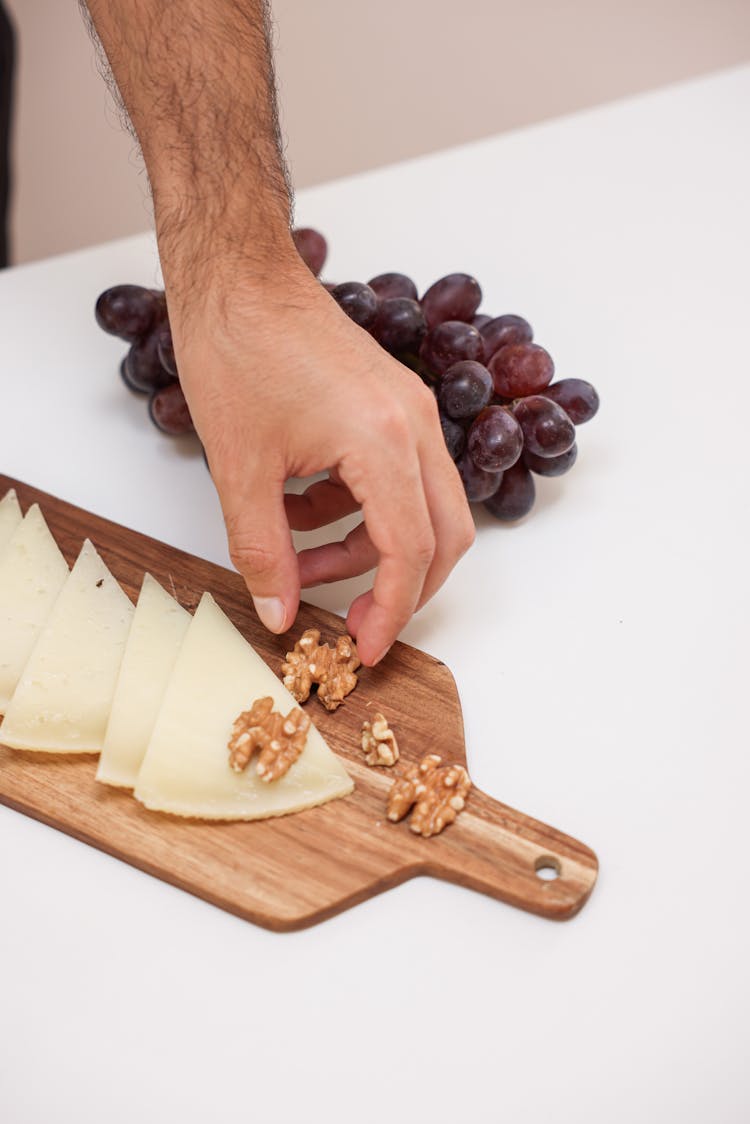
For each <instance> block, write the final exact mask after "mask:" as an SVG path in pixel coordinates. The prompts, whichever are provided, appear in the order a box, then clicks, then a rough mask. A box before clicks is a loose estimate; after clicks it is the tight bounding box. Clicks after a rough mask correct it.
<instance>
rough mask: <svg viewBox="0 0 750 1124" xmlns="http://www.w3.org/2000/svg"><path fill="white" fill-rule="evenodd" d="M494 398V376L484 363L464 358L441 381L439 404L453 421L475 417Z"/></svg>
mask: <svg viewBox="0 0 750 1124" xmlns="http://www.w3.org/2000/svg"><path fill="white" fill-rule="evenodd" d="M491 397H492V375H491V374H490V372H489V371H488V370H487V368H486V367H483V366H482V364H481V363H476V362H474V360H472V359H463V360H461V362H459V363H453V365H452V366H450V367H449V368H448V370H447V371H446V372H445V374H444V375H443V377H442V379H441V380H440V390H439V393H438V401H439V403H440V409H441V410H442V411H443V413H445V414H447V415H448V417H449V418H475V417H476V416H477V414H478V413H479V411H480V410H483V409H484V407H485V406H486V405H487V403H488V402H489V400H490V398H491Z"/></svg>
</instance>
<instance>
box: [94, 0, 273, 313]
mask: <svg viewBox="0 0 750 1124" xmlns="http://www.w3.org/2000/svg"><path fill="white" fill-rule="evenodd" d="M87 5H88V11H89V13H90V15H91V19H92V22H93V24H94V26H95V29H96V32H97V34H98V36H99V39H100V40H101V43H102V46H103V48H104V50H105V52H106V55H107V59H108V61H109V64H110V66H111V68H112V73H113V76H114V78H115V81H116V82H117V86H118V88H119V91H120V94H121V97H122V100H123V103H124V105H125V108H126V109H127V112H128V114H129V116H130V119H131V122H132V125H133V128H134V130H135V132H136V134H137V136H138V140H139V142H140V145H141V150H142V152H143V157H144V160H145V163H146V168H147V171H148V175H149V180H150V182H151V189H152V194H153V200H154V214H155V220H156V230H157V236H158V239H159V248H160V253H161V257H162V263H163V265H164V270H165V276H166V277H167V283H168V287H171V288H172V290H173V291H178V292H180V293H182V292H186V291H188V290H189V289H190V288H191V287H193V286H194V285H195V284H196V282H198V281H199V280H200V277H201V275H205V271H206V269H207V268H210V267H211V266H212V264H213V263H214V262H215V261H216V260H225V259H227V258H230V259H240V260H241V261H243V262H244V263H246V264H247V265H248V267H249V269H250V271H257V272H258V273H259V274H260V275H262V274H263V273H264V272H265V271H266V270H267V269H268V268H269V267H270V264H271V263H272V262H273V261H274V260H278V258H279V256H281V257H286V256H288V255H289V254H290V252H291V240H290V236H289V223H290V193H289V187H288V183H287V178H286V173H285V167H284V161H283V157H282V155H281V151H280V144H279V136H278V122H277V115H276V98H275V89H274V77H273V64H272V57H271V50H270V45H269V34H268V15H267V4H266V2H265V0H87Z"/></svg>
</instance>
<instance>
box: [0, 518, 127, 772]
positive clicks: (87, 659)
mask: <svg viewBox="0 0 750 1124" xmlns="http://www.w3.org/2000/svg"><path fill="white" fill-rule="evenodd" d="M133 611H134V610H133V606H132V605H131V603H130V601H129V600H128V598H127V597H126V596H125V594H124V593H123V591H122V590H121V589H120V587H119V585H118V584H117V582H116V581H115V579H114V578H113V577H112V575H111V574H110V572H109V570H108V569H107V567H106V566H105V565H104V563H103V562H102V560H101V558H100V557H99V555H98V554H97V552H96V550H95V549H94V547H93V546H92V544H91V543H90V542H89V541H88V539H87V540H86V542H85V543H84V544H83V547H82V548H81V553H80V554H79V555H78V559H77V561H76V564H75V566H74V567H73V569H72V570H71V572H70V575H69V577H68V578H67V580H66V582H65V585H64V586H63V588H62V590H61V591H60V595H59V597H58V598H57V601H56V602H55V604H54V607H53V609H52V612H51V613H50V615H49V618H48V619H47V622H46V624H45V625H44V627H43V629H42V631H41V633H40V635H39V639H38V640H37V642H36V645H35V646H34V650H33V651H32V653H31V655H30V656H29V661H28V663H27V664H26V667H25V668H24V669H23V674H22V675H21V678H20V680H19V682H18V686H17V687H16V691H15V694H14V695H13V698H12V699H11V700H10V704H9V706H8V709H7V711H6V714H5V718H4V720H3V724H2V727H0V739H1V740H2V742H3V743H4V744H5V745H9V746H11V747H12V748H14V749H34V750H39V751H46V752H50V753H98V752H99V750H100V749H101V747H102V743H103V741H104V731H105V729H106V726H107V719H108V718H109V711H110V707H111V705H112V696H113V695H114V691H115V684H116V682H117V675H118V672H119V670H120V663H121V662H122V656H123V652H124V651H125V641H126V640H127V636H128V630H129V628H130V622H131V618H132V616H133Z"/></svg>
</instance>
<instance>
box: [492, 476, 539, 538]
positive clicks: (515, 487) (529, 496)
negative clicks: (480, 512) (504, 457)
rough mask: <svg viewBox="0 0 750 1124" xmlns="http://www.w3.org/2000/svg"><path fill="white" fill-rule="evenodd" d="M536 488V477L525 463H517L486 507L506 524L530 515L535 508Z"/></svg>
mask: <svg viewBox="0 0 750 1124" xmlns="http://www.w3.org/2000/svg"><path fill="white" fill-rule="evenodd" d="M535 497H536V487H535V485H534V477H533V476H532V475H531V473H530V472H529V470H528V468H527V467H526V465H525V464H524V463H523V461H516V463H515V464H514V465H513V467H512V468H509V469H507V471H506V472H504V473H503V482H502V484H501V485H500V487H499V488H498V490H497V491H496V492H495V494H494V495H493V496H491V497H490V498H489V499H488V500H485V504H484V506H485V507H486V508H487V510H488V511H489V513H490V515H494V516H495V518H496V519H502V520H503V521H504V522H506V523H511V522H513V520H514V519H521V518H522V517H523V516H524V515H528V513H529V512H530V511H531V509H532V507H533V506H534V499H535Z"/></svg>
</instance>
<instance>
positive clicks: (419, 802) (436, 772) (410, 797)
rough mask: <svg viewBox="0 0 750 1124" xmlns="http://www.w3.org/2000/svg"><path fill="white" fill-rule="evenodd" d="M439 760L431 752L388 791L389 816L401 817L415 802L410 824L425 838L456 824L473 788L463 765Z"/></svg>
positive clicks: (399, 778) (389, 817)
mask: <svg viewBox="0 0 750 1124" xmlns="http://www.w3.org/2000/svg"><path fill="white" fill-rule="evenodd" d="M440 761H441V758H440V757H438V755H437V754H436V753H428V754H427V755H426V756H425V757H423V758H422V760H421V761H419V762H417V764H416V765H410V766H409V768H408V769H407V770H406V772H405V773H404V774H403V776H401V777H398V778H397V779H396V780H395V781H394V784H393V787H392V789H391V791H390V793H389V794H388V808H387V815H388V819H389V820H393V821H394V822H396V821H398V820H402V819H403V818H404V816H405V815H406V814H407V812H408V811H409V809H410V808H411V807H412V805H414V810H413V812H412V814H411V819H410V820H409V827H410V828H411V830H412V831H413V832H415V833H416V834H417V835H423V836H424V837H425V838H427V837H428V836H430V835H438V834H439V833H440V832H441V831H442V830H443V828H444V827H447V825H448V824H449V823H453V821H454V820H455V818H456V816H457V815H458V813H459V812H460V811H461V809H462V808H463V807H464V805H465V803H466V797H467V795H468V792H469V789H470V788H471V781H470V780H469V774H468V773H467V772H466V769H464V767H463V765H443V766H441V765H440Z"/></svg>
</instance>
